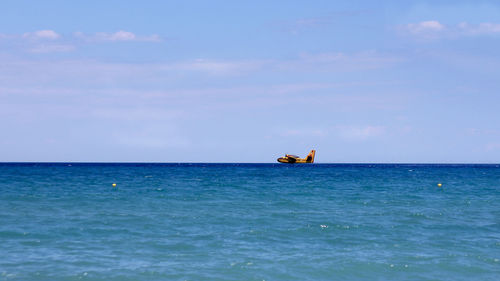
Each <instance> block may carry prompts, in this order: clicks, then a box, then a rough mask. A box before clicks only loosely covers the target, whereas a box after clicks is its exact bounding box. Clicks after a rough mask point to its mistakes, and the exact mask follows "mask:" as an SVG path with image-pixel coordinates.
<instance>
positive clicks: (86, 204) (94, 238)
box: [0, 163, 500, 281]
mask: <svg viewBox="0 0 500 281" xmlns="http://www.w3.org/2000/svg"><path fill="white" fill-rule="evenodd" d="M113 184H115V186H114V185H113ZM0 280H55V281H57V280H109V281H112V280H117V281H118V280H259V281H260V280H301V281H302V280H482V281H484V280H500V167H499V165H437V164H433V165H428V164H306V165H287V164H233V163H232V164H188V163H181V164H175V163H168V164H161V163H155V164H150V163H0Z"/></svg>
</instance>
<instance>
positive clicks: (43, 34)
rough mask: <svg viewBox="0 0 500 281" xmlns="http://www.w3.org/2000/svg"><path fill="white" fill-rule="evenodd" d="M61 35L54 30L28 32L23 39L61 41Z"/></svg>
mask: <svg viewBox="0 0 500 281" xmlns="http://www.w3.org/2000/svg"><path fill="white" fill-rule="evenodd" d="M60 37H61V35H59V34H58V33H57V32H55V31H53V30H38V31H35V32H26V33H24V34H23V38H28V39H50V40H55V39H59V38H60Z"/></svg>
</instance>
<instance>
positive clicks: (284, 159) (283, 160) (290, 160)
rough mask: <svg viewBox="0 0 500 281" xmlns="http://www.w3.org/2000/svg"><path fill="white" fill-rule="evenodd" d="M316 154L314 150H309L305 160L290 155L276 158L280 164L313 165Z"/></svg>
mask: <svg viewBox="0 0 500 281" xmlns="http://www.w3.org/2000/svg"><path fill="white" fill-rule="evenodd" d="M315 154H316V150H314V149H313V150H311V152H309V154H307V157H306V158H300V157H299V156H296V155H290V154H285V156H284V157H280V158H278V162H280V163H288V164H295V163H314V155H315Z"/></svg>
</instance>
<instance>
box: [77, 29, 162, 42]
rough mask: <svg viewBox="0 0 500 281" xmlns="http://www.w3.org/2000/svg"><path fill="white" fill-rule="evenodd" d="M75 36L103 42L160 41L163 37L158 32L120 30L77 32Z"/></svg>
mask: <svg viewBox="0 0 500 281" xmlns="http://www.w3.org/2000/svg"><path fill="white" fill-rule="evenodd" d="M73 35H74V37H76V38H78V39H83V40H85V41H92V42H102V41H110V42H119V41H130V42H131V41H143V42H159V41H161V38H160V36H159V35H157V34H152V35H148V36H142V35H137V34H135V33H132V32H129V31H124V30H120V31H117V32H114V33H107V32H97V33H95V34H85V33H83V32H75V33H74V34H73Z"/></svg>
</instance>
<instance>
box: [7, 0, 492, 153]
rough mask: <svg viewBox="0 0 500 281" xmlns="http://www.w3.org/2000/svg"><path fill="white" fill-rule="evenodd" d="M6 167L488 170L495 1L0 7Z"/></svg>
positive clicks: (92, 3) (50, 3) (45, 3)
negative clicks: (275, 165) (120, 164)
mask: <svg viewBox="0 0 500 281" xmlns="http://www.w3.org/2000/svg"><path fill="white" fill-rule="evenodd" d="M1 5H2V9H0V120H1V121H0V131H1V132H2V137H1V138H0V161H139V162H150V161H151V162H274V161H275V159H276V158H277V157H279V156H281V155H282V154H284V153H292V154H298V155H305V154H306V153H307V152H308V151H309V150H310V149H313V148H314V149H316V150H317V151H318V152H317V156H316V157H317V159H316V160H317V162H323V163H337V162H425V163H457V162H467V163H498V162H499V159H500V125H498V124H500V114H499V110H498V107H499V105H500V96H499V94H500V83H499V77H500V71H499V69H500V52H499V51H498V50H500V3H498V1H428V2H424V1H307V2H305V1H274V2H272V3H270V1H247V2H245V3H243V2H242V1H233V2H230V1H182V3H180V1H4V2H3V3H2V4H1Z"/></svg>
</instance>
